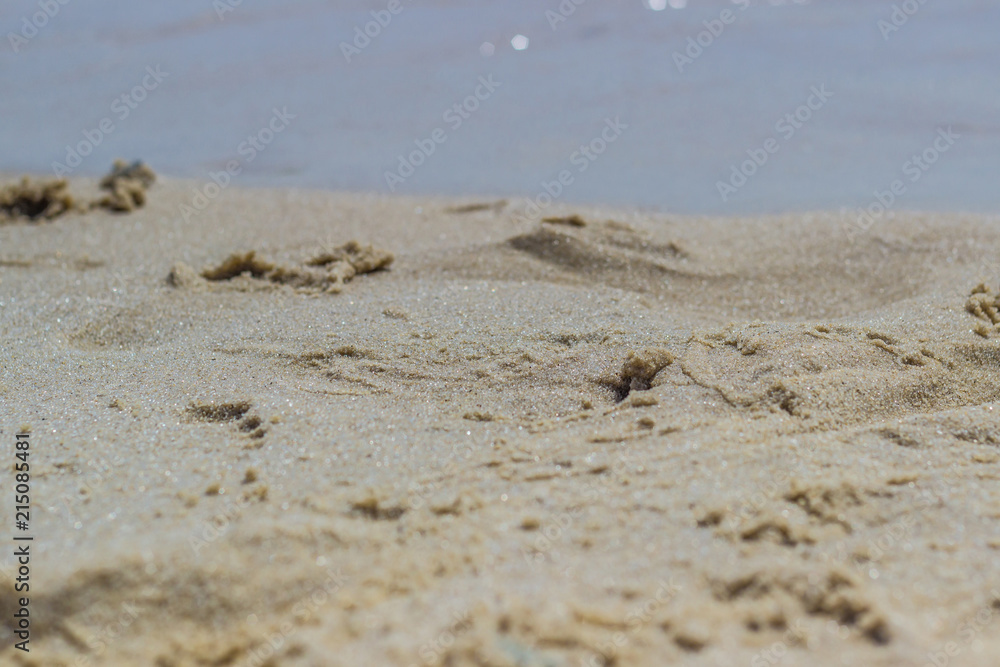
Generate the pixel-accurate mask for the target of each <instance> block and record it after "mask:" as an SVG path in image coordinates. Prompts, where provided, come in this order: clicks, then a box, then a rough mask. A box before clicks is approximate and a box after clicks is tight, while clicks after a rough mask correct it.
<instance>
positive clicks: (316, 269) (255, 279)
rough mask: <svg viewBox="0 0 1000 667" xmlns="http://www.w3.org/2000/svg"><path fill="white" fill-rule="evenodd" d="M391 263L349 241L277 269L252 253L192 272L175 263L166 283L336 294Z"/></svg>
mask: <svg viewBox="0 0 1000 667" xmlns="http://www.w3.org/2000/svg"><path fill="white" fill-rule="evenodd" d="M392 262H393V255H392V253H391V252H387V251H385V250H379V249H377V248H374V247H373V246H371V245H361V244H360V243H358V242H357V241H350V242H348V243H346V244H344V245H342V246H340V247H338V248H335V249H333V250H330V251H327V252H324V253H322V254H320V255H318V256H316V257H313V258H312V259H308V260H306V261H305V262H302V263H301V264H299V265H297V266H278V265H276V264H274V263H273V262H270V261H267V260H265V259H261V258H260V257H258V256H257V253H256V251H253V250H250V251H248V252H245V253H233V254H232V255H230V256H229V257H227V258H226V259H225V260H224V261H223V262H222V263H221V264H219V265H218V266H215V267H210V268H207V269H204V270H203V271H201V273H197V272H195V270H194V269H192V268H191V267H190V266H188V265H187V264H184V263H183V262H178V263H177V264H175V265H174V267H173V268H172V269H171V271H170V274H169V276H167V282H168V283H169V284H171V285H173V286H174V287H183V288H187V289H194V290H199V289H205V288H206V287H208V286H209V284H210V283H227V284H229V285H231V286H233V287H235V288H236V289H242V290H248V289H260V288H267V287H269V286H275V285H288V286H290V287H293V288H296V289H298V290H301V291H306V292H323V293H327V294H336V293H338V292H340V291H341V290H343V288H344V285H346V284H347V283H349V282H350V281H351V280H353V279H354V277H355V276H358V275H361V274H364V273H372V272H374V271H380V270H382V269H385V268H387V267H388V266H389V265H390V264H392Z"/></svg>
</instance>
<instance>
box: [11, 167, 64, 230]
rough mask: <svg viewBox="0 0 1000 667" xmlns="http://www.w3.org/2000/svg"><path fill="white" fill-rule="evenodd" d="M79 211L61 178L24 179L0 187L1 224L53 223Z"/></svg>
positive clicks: (25, 177)
mask: <svg viewBox="0 0 1000 667" xmlns="http://www.w3.org/2000/svg"><path fill="white" fill-rule="evenodd" d="M79 208H80V207H79V206H78V205H77V203H76V200H74V199H73V195H71V194H70V193H69V183H67V181H66V179H63V178H60V179H51V180H45V181H32V180H31V179H30V178H28V177H27V176H24V177H23V178H22V179H21V180H20V182H18V183H14V184H12V185H5V186H3V187H0V223H3V222H10V221H15V220H18V219H25V220H29V221H31V222H38V221H43V220H54V219H55V218H58V217H59V216H61V215H63V214H65V213H69V212H70V211H74V210H79Z"/></svg>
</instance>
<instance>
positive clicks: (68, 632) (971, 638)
mask: <svg viewBox="0 0 1000 667" xmlns="http://www.w3.org/2000/svg"><path fill="white" fill-rule="evenodd" d="M88 185H92V184H87V183H82V182H77V183H74V187H75V188H86V187H88ZM192 187H193V184H190V183H184V182H176V181H174V182H170V181H168V182H166V183H165V184H159V185H157V186H154V189H153V190H151V191H150V201H149V204H148V206H147V207H146V208H144V209H142V210H140V211H138V212H136V213H132V214H128V215H114V214H110V213H106V212H93V213H89V214H86V215H82V214H71V215H69V216H66V217H63V218H60V219H58V220H56V221H54V222H49V223H44V224H38V225H32V224H23V223H19V224H9V225H0V337H2V341H3V349H2V359H0V361H2V363H0V405H2V406H3V407H2V414H0V428H2V450H0V451H2V453H3V456H4V464H3V468H4V470H7V464H6V461H8V460H12V450H13V445H12V443H13V439H14V433H15V432H16V431H17V430H18V428H20V427H22V426H30V429H31V432H32V438H33V447H34V452H35V454H34V460H33V465H34V477H35V483H34V490H33V494H34V498H35V507H34V526H35V533H36V535H37V537H36V544H35V549H36V555H35V560H34V563H33V576H34V577H35V579H36V581H37V584H36V589H35V591H34V593H33V597H32V613H33V615H34V626H33V627H34V635H33V639H32V646H33V650H32V652H31V654H30V656H24V655H22V654H18V655H15V652H14V651H12V650H11V649H10V648H9V645H10V643H11V641H10V637H9V635H7V634H6V633H7V630H6V629H4V628H0V634H2V635H3V647H4V648H2V649H0V663H2V664H31V665H46V666H48V665H62V664H67V665H77V664H81V665H82V664H93V665H98V664H99V665H119V664H120V665H147V664H148V665H158V666H163V667H166V666H174V665H176V666H180V665H261V664H269V665H271V664H273V665H403V666H409V665H455V666H457V665H491V666H501V665H503V666H513V665H520V666H530V667H542V666H548V665H567V666H568V665H601V664H613V665H665V664H674V663H680V664H691V665H752V666H753V667H757V666H758V665H778V664H781V665H842V664H855V665H861V664H863V665H911V664H912V665H923V664H928V663H929V662H930V659H929V658H928V653H931V654H933V655H934V656H935V659H937V660H939V661H940V660H944V661H946V663H947V664H954V665H992V664H995V660H996V658H995V656H997V655H1000V488H998V485H997V482H998V480H1000V455H998V454H1000V451H998V447H1000V409H996V410H995V409H994V407H995V401H997V400H998V398H1000V374H998V369H1000V343H998V341H1000V337H998V336H997V333H996V331H995V328H994V327H993V326H992V323H991V322H990V321H989V320H990V315H989V312H990V311H989V307H990V305H991V304H992V303H993V299H994V297H993V295H987V294H983V295H980V296H978V297H974V299H976V300H977V303H979V304H980V311H981V317H977V316H976V315H974V314H972V313H970V312H968V310H967V308H966V306H967V302H968V301H969V299H970V293H971V292H972V290H973V288H975V287H976V285H977V284H979V283H980V282H982V281H987V282H988V283H989V284H990V285H991V286H992V287H993V288H994V289H995V288H996V287H997V286H998V285H997V283H998V280H1000V268H998V263H997V261H996V259H997V257H998V250H1000V226H998V224H997V223H998V222H1000V221H998V220H997V219H996V218H993V219H988V218H981V217H970V216H961V215H918V214H906V215H903V214H900V215H898V216H897V217H895V218H894V219H891V220H883V221H880V222H878V223H877V224H876V225H875V226H874V227H872V229H870V230H869V231H868V232H867V233H865V234H861V235H856V236H855V237H853V238H851V237H849V235H848V234H847V233H846V232H845V229H844V227H845V225H848V224H850V221H849V220H848V219H847V218H842V217H840V216H838V215H835V214H812V215H794V216H785V217H776V218H765V219H744V220H722V219H698V218H676V217H669V216H651V215H644V214H640V213H637V212H626V211H602V210H590V209H586V208H572V209H569V208H564V209H560V210H558V211H556V210H552V211H550V212H548V213H552V214H560V215H562V214H565V215H568V214H571V213H576V214H579V215H580V216H581V218H582V220H583V221H585V223H586V224H585V225H584V226H582V227H581V226H577V225H573V224H565V223H564V224H560V223H538V224H536V223H530V224H529V223H524V222H517V221H516V218H517V217H518V216H517V215H516V212H517V211H519V210H521V207H522V205H521V204H520V203H518V202H511V203H509V204H506V205H497V206H494V207H485V208H483V209H482V210H478V211H471V212H469V211H466V212H454V210H453V207H454V206H455V205H456V202H453V201H445V200H434V199H419V200H417V199H401V198H400V199H386V198H380V197H375V196H362V195H337V194H329V193H319V192H302V191H236V190H235V189H233V190H229V191H225V192H223V193H222V195H221V196H220V197H218V198H217V199H216V200H215V201H213V202H212V203H211V204H210V205H209V206H208V208H207V209H206V210H204V211H201V212H199V213H197V214H196V215H194V216H192V217H191V218H190V219H189V220H184V219H183V217H182V216H181V215H180V213H179V206H180V205H181V204H182V203H188V202H189V201H190V198H191V191H192V190H191V189H192ZM461 203H464V204H467V203H469V202H461ZM351 240H357V241H359V242H360V243H361V244H363V245H364V244H372V245H373V246H374V248H375V249H377V250H378V249H381V250H385V251H389V252H391V253H393V254H394V256H395V261H394V262H393V263H392V264H391V265H390V266H389V267H388V269H387V270H380V271H375V272H372V273H364V272H359V273H358V275H355V276H353V279H351V280H350V281H349V282H345V281H342V280H339V281H335V282H336V283H337V285H336V290H339V293H330V292H328V291H326V288H327V287H329V286H330V283H329V282H322V281H321V282H320V283H316V282H315V281H313V282H310V281H309V280H306V281H305V282H303V281H301V280H299V281H296V280H291V279H288V278H287V276H288V275H293V274H294V275H295V276H299V277H301V276H302V275H305V274H307V273H308V274H309V275H310V276H313V278H315V276H316V275H317V274H315V271H319V270H323V271H325V270H327V269H325V268H322V267H320V268H319V269H316V268H315V267H312V268H310V266H309V264H308V260H310V259H312V258H315V257H317V256H319V255H322V254H324V253H329V252H331V251H333V252H336V250H337V249H338V248H339V247H341V246H342V245H343V244H344V243H346V242H348V241H351ZM249 250H254V251H256V252H257V255H256V257H257V258H259V259H262V260H264V261H267V262H271V263H272V264H273V265H275V266H278V267H281V268H282V270H283V271H285V273H281V274H280V275H282V276H285V278H283V279H281V280H279V279H272V278H273V274H271V277H269V274H267V273H266V272H264V271H261V272H259V277H257V278H254V277H251V276H250V275H249V274H248V275H243V276H239V277H236V278H234V279H232V280H217V281H205V280H203V279H201V278H198V277H197V274H198V272H199V271H201V270H202V269H203V268H207V267H215V266H218V265H219V264H220V263H222V262H223V261H224V260H225V259H226V258H227V257H228V256H229V255H230V254H231V253H234V252H245V251H249ZM179 266H180V267H181V269H180V270H181V272H182V273H183V275H184V276H187V278H188V280H182V279H176V278H175V279H174V281H173V283H174V284H171V282H170V281H168V276H171V275H174V276H175V277H176V276H177V275H178V273H177V272H178V270H179V269H178V267H179ZM331 266H335V267H338V268H336V270H337V271H340V270H342V269H344V268H345V265H343V264H335V265H331ZM352 266H353V265H352ZM183 267H188V268H187V269H184V268H183ZM330 270H331V271H333V270H334V269H330ZM172 271H173V272H174V273H173V274H172ZM184 271H187V272H186V273H184ZM289 272H290V273H289ZM303 272H305V273H303ZM310 272H312V273H310ZM324 275H325V274H324ZM338 275H341V274H338ZM341 277H342V276H341ZM310 280H312V279H310ZM317 285H318V286H317ZM336 290H335V291H336ZM977 328H978V330H979V333H976V332H975V331H974V329H977ZM4 489H8V490H9V487H8V486H7V485H6V481H5V483H4ZM4 494H5V498H4V500H3V502H4V503H5V505H4V506H5V507H8V506H9V505H12V503H13V499H12V498H7V497H6V495H7V491H4ZM7 514H8V512H6V511H5V512H4V516H7ZM6 551H7V549H6V548H5V549H4V552H6ZM0 565H3V566H4V568H5V569H4V571H3V578H4V584H3V586H4V589H3V590H4V592H3V594H2V597H0V612H2V614H3V617H4V619H5V621H4V624H5V626H7V625H9V623H10V621H9V619H10V612H11V611H12V609H13V606H12V600H11V595H10V594H9V593H8V591H9V590H10V589H9V583H10V582H9V580H8V579H7V574H8V572H9V571H8V570H6V567H8V566H9V558H8V559H7V560H0ZM991 591H993V593H992V594H991ZM949 642H952V643H953V644H951V645H949ZM271 645H273V646H275V647H276V648H272V647H271ZM946 651H951V653H952V655H948V654H947V653H946ZM931 664H933V663H931Z"/></svg>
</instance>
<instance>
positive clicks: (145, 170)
mask: <svg viewBox="0 0 1000 667" xmlns="http://www.w3.org/2000/svg"><path fill="white" fill-rule="evenodd" d="M155 181H156V173H155V172H154V171H153V170H152V169H150V168H149V167H147V166H146V165H145V164H143V163H142V162H140V161H136V162H132V163H128V162H126V161H124V160H115V163H114V166H112V168H111V172H110V173H109V174H108V175H107V176H105V177H104V178H103V179H101V189H102V190H107V192H108V194H106V195H104V196H103V197H101V198H100V199H98V200H97V201H95V202H94V203H93V204H92V206H98V207H100V208H105V209H108V210H109V211H117V212H121V213H127V212H129V211H134V210H135V209H137V208H142V207H143V206H145V205H146V190H148V189H149V187H150V186H151V185H152V184H153V183H154V182H155Z"/></svg>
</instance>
